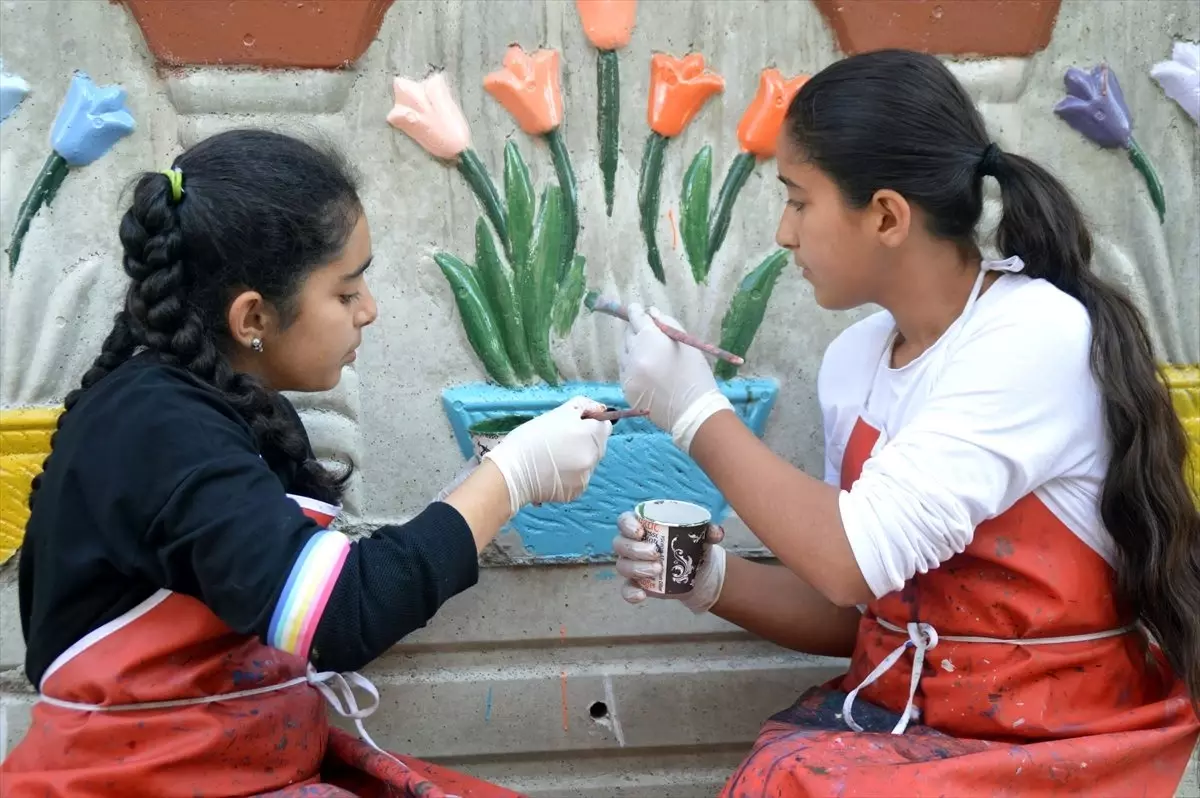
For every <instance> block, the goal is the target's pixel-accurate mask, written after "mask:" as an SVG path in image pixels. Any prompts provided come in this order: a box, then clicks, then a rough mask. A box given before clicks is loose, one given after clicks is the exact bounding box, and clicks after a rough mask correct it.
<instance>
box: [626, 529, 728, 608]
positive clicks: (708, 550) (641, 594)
mask: <svg viewBox="0 0 1200 798" xmlns="http://www.w3.org/2000/svg"><path fill="white" fill-rule="evenodd" d="M617 531H618V532H620V533H621V534H619V535H617V536H616V537H615V538H613V551H614V552H616V554H617V573H619V574H620V575H621V576H623V577H625V580H626V581H625V582H624V583H623V584H622V585H621V598H623V599H625V600H626V601H628V602H629V603H630V604H640V603H642V602H643V601H645V600H646V598H647V594H646V591H645V590H642V588H641V587H639V586H638V584H637V582H636V581H634V580H636V579H645V578H652V577H655V576H657V575H658V574H659V572H660V571H661V570H662V565H661V564H660V563H659V555H658V552H657V551H655V550H654V545H653V544H652V543H647V542H645V540H644V538H645V537H646V532H645V530H644V529H642V525H641V524H639V523H638V520H637V516H635V515H634V514H633V513H621V515H620V517H619V518H617ZM724 539H725V530H723V529H721V527H719V526H716V525H713V524H710V525H709V527H708V537H707V539H706V541H705V543H704V561H703V562H701V563H700V567H699V568H697V569H696V582H695V585H694V586H693V587H692V592H690V593H683V594H682V595H679V596H668V598H671V599H677V600H678V601H679V602H680V603H682V604H683V606H685V607H687V608H688V609H689V610H691V611H692V612H694V613H696V614H697V615H700V614H703V613H705V612H708V611H709V610H710V609H711V608H712V605H714V604H716V603H717V599H718V598H720V596H721V587H722V585H724V584H725V549H723V548H721V547H720V546H718V545H715V544H717V543H720V542H721V541H722V540H724ZM656 598H657V597H656Z"/></svg>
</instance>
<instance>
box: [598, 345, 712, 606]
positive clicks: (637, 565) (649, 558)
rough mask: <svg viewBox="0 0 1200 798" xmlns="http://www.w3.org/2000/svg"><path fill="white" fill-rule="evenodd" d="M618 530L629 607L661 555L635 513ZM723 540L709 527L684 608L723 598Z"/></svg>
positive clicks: (653, 572)
mask: <svg viewBox="0 0 1200 798" xmlns="http://www.w3.org/2000/svg"><path fill="white" fill-rule="evenodd" d="M668 340H669V339H668ZM617 530H618V531H619V532H620V533H621V534H619V535H617V536H616V537H615V538H613V551H614V552H616V554H617V573H619V574H620V575H621V576H623V577H625V579H626V581H625V583H624V584H622V585H621V597H622V598H624V599H625V600H626V601H628V602H629V603H630V604H640V603H642V602H643V601H645V600H646V595H647V594H646V591H645V590H643V589H642V588H641V587H639V586H638V584H637V582H636V581H635V580H637V579H646V578H653V577H655V576H658V574H659V573H660V572H661V570H662V565H661V564H660V563H659V555H658V552H656V551H655V550H654V546H652V545H651V544H649V543H646V542H645V540H644V538H645V537H646V532H645V530H643V529H642V525H641V524H639V523H638V520H637V516H635V515H634V514H633V513H622V514H621V516H620V517H619V518H618V519H617ZM724 538H725V530H723V529H721V527H719V526H716V525H713V524H710V525H709V527H708V536H707V538H706V540H705V543H704V561H703V562H702V563H700V567H699V568H698V569H696V583H695V586H694V587H693V588H692V592H691V593H684V594H683V595H681V596H679V597H678V599H679V601H680V602H682V603H683V605H684V606H685V607H687V608H688V609H690V610H691V611H692V612H694V613H696V614H700V613H705V612H708V611H709V609H710V608H711V607H712V605H714V604H716V603H717V599H718V598H719V597H720V595H721V586H722V585H723V584H724V583H725V549H723V548H721V547H720V546H718V545H715V544H717V543H720V542H721V541H722V540H724ZM672 598H675V597H674V596H673V597H672Z"/></svg>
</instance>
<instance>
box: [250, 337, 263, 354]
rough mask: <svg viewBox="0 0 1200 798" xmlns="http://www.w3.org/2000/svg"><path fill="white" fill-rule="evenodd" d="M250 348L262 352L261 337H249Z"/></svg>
mask: <svg viewBox="0 0 1200 798" xmlns="http://www.w3.org/2000/svg"><path fill="white" fill-rule="evenodd" d="M250 348H251V349H253V350H254V351H255V352H262V351H263V343H262V339H261V338H251V339H250Z"/></svg>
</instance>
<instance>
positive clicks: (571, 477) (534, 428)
mask: <svg viewBox="0 0 1200 798" xmlns="http://www.w3.org/2000/svg"><path fill="white" fill-rule="evenodd" d="M590 409H600V410H603V409H604V406H603V405H601V404H599V403H597V402H593V401H592V400H591V399H587V398H584V397H582V396H577V397H575V398H574V399H571V400H570V401H568V402H566V403H565V404H562V405H559V406H558V407H556V408H554V409H553V410H551V411H550V412H549V413H543V414H542V415H540V416H538V417H537V418H535V419H532V420H530V421H527V422H525V423H524V424H522V425H521V426H519V427H517V428H516V429H514V430H513V431H512V432H510V433H508V434H507V435H505V436H504V440H503V441H501V442H500V444H499V445H498V446H497V447H496V448H495V449H492V450H491V451H490V452H488V453H487V454H485V455H484V456H483V457H484V459H485V460H491V461H492V462H493V463H495V464H496V467H497V468H499V469H500V473H501V474H503V475H504V482H505V483H506V484H507V485H508V499H509V502H510V503H511V504H512V511H513V514H514V515H515V514H516V513H517V512H518V511H519V510H520V509H521V508H522V507H524V506H525V505H526V504H530V503H535V504H542V503H544V502H569V501H571V500H573V499H575V498H576V497H578V496H579V494H581V493H583V491H584V489H585V488H587V485H588V481H589V480H590V479H591V478H592V472H593V471H595V470H596V464H597V463H599V462H600V458H602V457H604V450H605V448H606V447H607V446H608V436H609V434H611V433H612V422H611V421H594V420H591V419H585V418H582V417H581V416H582V414H583V411H585V410H590Z"/></svg>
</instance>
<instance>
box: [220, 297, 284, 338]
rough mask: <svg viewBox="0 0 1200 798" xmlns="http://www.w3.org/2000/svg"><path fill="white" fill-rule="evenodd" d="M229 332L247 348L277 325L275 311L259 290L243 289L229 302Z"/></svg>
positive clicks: (264, 336)
mask: <svg viewBox="0 0 1200 798" xmlns="http://www.w3.org/2000/svg"><path fill="white" fill-rule="evenodd" d="M227 321H228V322H229V334H230V336H231V337H232V338H233V340H234V341H235V342H236V343H237V344H238V345H239V346H244V347H246V348H247V349H248V348H250V343H251V341H253V340H254V339H255V338H257V339H258V340H260V341H262V340H264V339H266V337H267V334H268V333H269V332H270V331H271V330H272V329H273V328H274V326H275V313H274V311H273V310H272V309H271V307H270V306H269V305H268V304H267V302H266V300H264V299H263V296H262V294H260V293H258V292H257V291H243V292H241V293H240V294H238V295H237V296H236V297H234V298H233V302H231V303H230V304H229V316H228V319H227Z"/></svg>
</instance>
